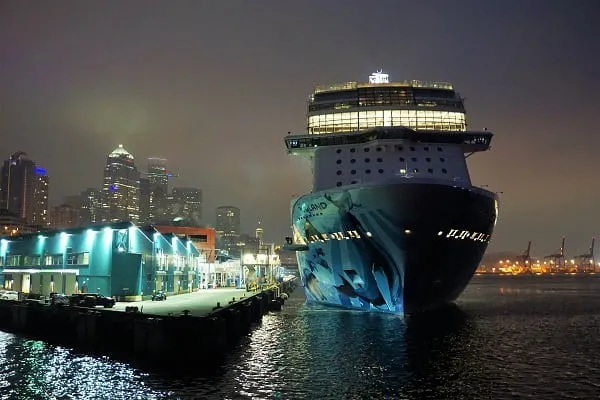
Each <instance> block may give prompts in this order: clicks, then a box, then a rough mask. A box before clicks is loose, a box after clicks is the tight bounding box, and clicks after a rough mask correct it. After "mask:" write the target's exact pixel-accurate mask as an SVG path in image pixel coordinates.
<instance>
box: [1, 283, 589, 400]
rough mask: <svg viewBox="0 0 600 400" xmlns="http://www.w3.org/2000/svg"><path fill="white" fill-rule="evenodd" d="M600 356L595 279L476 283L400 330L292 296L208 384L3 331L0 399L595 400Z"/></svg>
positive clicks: (395, 324) (390, 321) (398, 321)
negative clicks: (447, 304) (451, 301)
mask: <svg viewBox="0 0 600 400" xmlns="http://www.w3.org/2000/svg"><path fill="white" fill-rule="evenodd" d="M49 329H51V327H49ZM599 350H600V276H598V277H596V276H587V277H576V276H554V277H525V276H523V277H475V278H474V279H473V281H472V282H471V284H470V285H469V287H468V288H467V290H466V291H465V293H464V294H463V295H462V296H461V297H460V299H459V301H458V302H457V306H456V307H452V308H449V309H446V310H442V311H440V312H435V313H429V314H424V315H420V316H411V317H407V318H405V319H404V318H400V317H397V316H392V315H383V314H366V313H361V312H354V311H343V310H337V309H328V308H320V307H309V306H306V305H305V304H304V296H303V294H302V292H301V290H300V289H299V290H297V291H296V293H295V294H294V295H293V296H292V297H291V298H290V300H288V302H287V303H286V305H285V306H284V310H283V311H282V312H281V313H277V314H269V315H266V316H265V317H264V318H263V322H262V324H261V325H260V326H258V327H256V328H255V329H254V330H253V331H252V333H251V334H250V335H249V337H248V338H247V339H245V340H244V341H243V343H241V344H240V345H239V346H238V347H237V348H236V349H235V350H234V351H233V352H232V353H231V354H230V355H229V356H228V357H227V359H226V361H225V362H224V363H223V365H222V367H221V368H219V369H218V370H217V371H215V373H214V374H212V375H211V376H204V377H198V376H187V377H186V376H183V375H181V374H180V373H171V374H166V373H156V372H153V373H149V372H144V371H142V370H140V369H137V368H135V367H133V366H131V365H129V364H127V363H122V362H116V361H114V360H112V359H110V358H103V357H90V356H86V355H82V354H80V353H77V352H74V351H72V350H70V349H66V348H62V347H56V346H51V345H47V344H45V343H43V342H40V341H34V340H27V339H23V338H19V337H17V336H14V335H11V334H7V333H3V332H0V399H19V400H20V399H238V398H240V399H242V398H248V399H250V398H251V399H415V398H431V399H505V398H506V399H508V398H511V399H513V398H516V399H521V398H535V399H563V398H566V399H595V398H599V397H600V357H598V353H599ZM203 362H206V360H201V359H189V358H186V351H185V349H184V348H182V349H181V363H182V364H187V365H198V364H201V363H203ZM166 367H167V368H166V369H167V370H174V368H169V367H171V366H166ZM173 367H174V366H173Z"/></svg>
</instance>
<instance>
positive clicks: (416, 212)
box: [285, 71, 498, 314]
mask: <svg viewBox="0 0 600 400" xmlns="http://www.w3.org/2000/svg"><path fill="white" fill-rule="evenodd" d="M307 123H308V124H307V125H308V127H307V128H308V131H307V132H305V133H302V134H291V133H288V135H287V136H286V137H285V144H286V147H287V151H288V153H289V154H291V155H298V156H304V157H306V158H307V159H308V160H310V163H311V166H312V173H313V183H312V190H311V191H310V192H309V193H306V194H304V195H302V196H300V197H299V198H296V199H294V200H292V204H291V217H292V230H293V236H291V237H289V238H287V246H286V247H287V248H288V249H291V250H295V251H296V254H297V258H298V266H299V269H300V276H301V279H302V284H303V286H304V289H305V293H306V298H307V301H308V302H313V303H320V304H325V305H332V306H339V307H347V308H351V309H359V310H365V311H382V312H390V313H397V314H406V313H411V312H417V311H420V310H424V309H429V308H435V307H438V306H441V305H443V304H446V303H449V302H452V301H454V300H455V299H456V298H457V297H458V296H459V295H460V293H461V292H462V291H463V290H464V288H465V287H466V285H467V284H468V283H469V281H470V279H471V278H472V276H473V275H474V273H475V270H476V269H477V266H478V264H479V262H480V260H481V258H482V256H483V254H484V252H485V250H486V247H487V245H488V243H489V241H490V237H491V235H492V231H493V229H494V226H495V224H496V219H497V214H498V198H497V196H496V194H495V193H493V192H490V191H488V190H485V189H483V188H481V187H476V186H474V185H472V184H471V179H470V176H469V171H468V167H467V158H468V157H469V156H471V155H473V154H474V153H477V152H480V151H485V150H488V149H489V148H490V142H491V140H492V132H490V131H488V130H487V129H484V130H481V131H470V130H467V120H466V112H465V108H464V100H463V98H462V97H461V96H460V95H459V94H458V93H457V92H456V91H455V90H454V88H453V86H452V85H451V84H449V83H444V82H425V81H416V80H412V81H404V82H392V81H390V80H389V76H388V74H385V73H383V72H382V71H378V72H376V73H374V74H372V75H371V76H369V81H368V82H365V83H359V82H347V83H342V84H334V85H328V86H323V87H317V88H316V89H315V91H314V93H312V95H311V96H310V98H309V101H308V114H307Z"/></svg>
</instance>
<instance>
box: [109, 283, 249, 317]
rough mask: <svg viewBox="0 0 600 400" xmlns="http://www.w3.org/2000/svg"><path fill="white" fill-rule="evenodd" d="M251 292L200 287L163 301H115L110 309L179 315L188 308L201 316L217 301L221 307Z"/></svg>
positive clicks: (197, 315) (210, 310)
mask: <svg viewBox="0 0 600 400" xmlns="http://www.w3.org/2000/svg"><path fill="white" fill-rule="evenodd" d="M253 294H255V293H254V292H247V291H246V290H245V289H235V288H219V289H201V290H199V291H197V292H192V293H185V294H178V295H171V296H167V299H166V300H163V301H152V300H143V301H135V302H117V304H115V306H114V307H113V308H112V309H113V310H115V311H125V308H126V307H137V308H138V310H139V311H140V312H142V313H144V314H153V315H169V314H171V315H180V314H181V313H182V311H183V310H189V311H190V315H192V316H195V317H203V316H206V315H208V314H210V313H211V312H212V311H213V308H214V307H215V306H216V305H217V302H219V303H221V307H225V306H227V305H228V304H229V302H230V301H232V300H233V299H234V298H235V301H240V300H243V299H245V298H248V297H250V296H252V295H253Z"/></svg>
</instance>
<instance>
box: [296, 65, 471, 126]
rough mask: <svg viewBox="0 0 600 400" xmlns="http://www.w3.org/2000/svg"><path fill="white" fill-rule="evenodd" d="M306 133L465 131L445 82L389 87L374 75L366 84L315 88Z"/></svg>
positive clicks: (461, 111) (460, 109) (459, 103)
mask: <svg viewBox="0 0 600 400" xmlns="http://www.w3.org/2000/svg"><path fill="white" fill-rule="evenodd" d="M307 125H308V133H311V134H323V133H341V132H352V131H358V130H363V129H368V128H372V127H377V126H382V127H387V126H406V127H409V128H412V129H416V130H440V131H465V130H466V129H467V122H466V116H465V107H464V102H463V99H462V98H461V97H460V95H459V94H458V93H457V92H455V90H454V88H453V86H452V85H451V84H449V83H446V82H426V81H416V80H411V81H403V82H389V81H388V75H387V74H383V73H381V72H377V73H375V74H373V75H371V76H370V77H369V83H358V82H346V83H341V84H334V85H327V86H319V87H317V88H316V89H315V91H314V93H313V94H312V95H311V96H310V98H309V101H308V114H307Z"/></svg>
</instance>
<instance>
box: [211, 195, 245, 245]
mask: <svg viewBox="0 0 600 400" xmlns="http://www.w3.org/2000/svg"><path fill="white" fill-rule="evenodd" d="M216 217H217V218H216V224H215V231H216V232H217V246H218V247H219V248H221V249H223V250H227V251H228V252H229V253H230V254H233V255H237V254H238V253H239V246H238V242H239V239H240V209H239V208H237V207H233V206H220V207H217V209H216Z"/></svg>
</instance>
